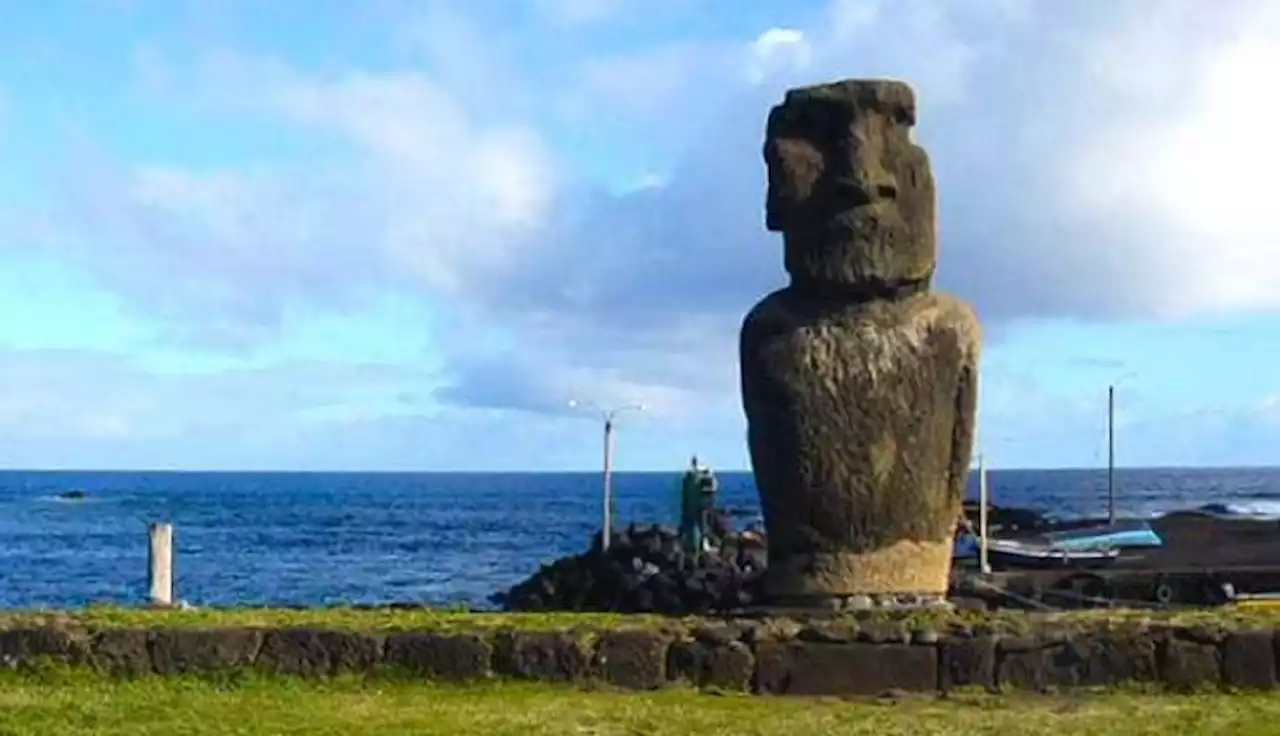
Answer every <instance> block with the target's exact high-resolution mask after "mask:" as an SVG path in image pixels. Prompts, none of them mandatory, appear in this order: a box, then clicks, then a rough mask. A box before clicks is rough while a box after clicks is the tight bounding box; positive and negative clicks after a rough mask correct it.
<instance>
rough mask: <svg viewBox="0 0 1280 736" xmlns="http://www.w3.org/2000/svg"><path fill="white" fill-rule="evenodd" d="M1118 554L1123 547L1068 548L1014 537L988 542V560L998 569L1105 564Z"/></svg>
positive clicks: (1086, 566)
mask: <svg viewBox="0 0 1280 736" xmlns="http://www.w3.org/2000/svg"><path fill="white" fill-rule="evenodd" d="M1119 556H1120V550H1119V549H1117V548H1115V547H1110V548H1095V549H1066V548H1061V547H1051V546H1049V545H1047V544H1038V543H1035V542H1021V541H1018V540H1014V539H991V540H988V541H987V559H988V560H989V561H990V563H991V565H992V567H998V568H1010V567H1016V568H1028V567H1031V568H1045V567H1079V568H1088V567H1103V566H1106V565H1110V564H1111V563H1113V562H1115V561H1116V559H1117V558H1118V557H1119Z"/></svg>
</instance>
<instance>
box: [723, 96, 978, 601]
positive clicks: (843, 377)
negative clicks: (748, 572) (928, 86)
mask: <svg viewBox="0 0 1280 736" xmlns="http://www.w3.org/2000/svg"><path fill="white" fill-rule="evenodd" d="M915 120H916V113H915V95H914V93H913V92H912V90H911V88H910V87H909V86H908V85H907V84H905V83H902V82H896V81H891V80H846V81H842V82H837V83H833V84H824V85H817V86H813V87H805V88H801V89H795V90H791V91H790V92H788V93H787V96H786V99H785V100H784V101H783V103H782V104H781V105H778V106H777V107H775V108H774V109H773V110H772V111H771V112H770V114H769V123H768V130H767V137H766V142H765V147H764V158H765V163H766V164H767V166H768V171H769V193H768V198H767V202H766V207H767V223H766V224H767V226H768V228H769V229H770V230H775V231H780V232H782V234H783V244H784V250H785V253H786V256H785V263H786V268H787V271H788V273H790V274H791V284H790V286H788V287H787V288H785V289H782V290H780V291H777V292H774V293H773V294H771V295H769V296H767V297H765V299H764V300H763V301H761V302H760V303H759V304H757V305H756V306H755V308H753V309H752V310H751V312H750V313H749V314H748V315H747V317H746V319H745V320H744V322H743V325H742V332H741V336H740V342H739V353H740V358H741V371H740V374H741V378H742V400H743V407H744V409H745V411H746V414H747V420H748V445H749V447H750V451H751V462H752V468H753V470H754V471H755V479H756V486H757V488H758V489H759V491H760V496H761V502H762V503H761V506H762V509H763V511H764V519H765V526H766V527H767V531H768V537H769V549H768V554H769V560H768V563H769V564H768V569H767V571H766V574H765V580H764V591H765V593H766V594H767V596H768V597H770V598H772V599H773V600H775V601H781V600H785V599H795V598H806V597H810V596H821V595H827V596H839V597H846V596H858V595H863V594H869V595H874V594H880V595H885V594H916V595H923V596H934V597H937V596H943V595H945V593H946V591H947V583H948V573H949V572H950V563H951V552H952V535H953V533H954V530H955V523H956V519H957V518H958V516H959V514H960V509H961V499H962V496H963V494H964V488H965V483H966V480H967V478H968V473H969V462H970V451H971V449H972V444H973V425H974V413H975V411H976V407H977V391H978V383H977V382H978V356H979V345H980V342H981V334H980V329H979V326H978V321H977V318H976V317H975V316H974V313H973V311H972V310H971V309H970V308H969V307H968V306H967V305H965V304H963V303H961V302H959V301H957V300H955V299H951V298H949V297H946V296H940V295H933V294H929V293H927V292H928V289H929V285H930V281H931V279H932V276H933V272H934V269H935V267H936V261H937V235H936V217H935V199H936V194H935V190H934V182H933V177H932V174H931V173H930V171H929V161H928V156H927V155H926V154H925V152H924V150H923V149H921V148H920V147H919V146H917V145H915V144H914V143H913V142H912V140H911V126H913V125H914V124H915ZM846 599H847V598H846ZM859 600H861V599H859Z"/></svg>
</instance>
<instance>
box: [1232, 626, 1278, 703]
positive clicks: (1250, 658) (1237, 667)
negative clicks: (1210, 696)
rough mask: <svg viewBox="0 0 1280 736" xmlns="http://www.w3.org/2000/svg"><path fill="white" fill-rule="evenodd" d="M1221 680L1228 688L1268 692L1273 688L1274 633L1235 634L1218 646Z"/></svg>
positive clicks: (1274, 678) (1274, 671) (1274, 683)
mask: <svg viewBox="0 0 1280 736" xmlns="http://www.w3.org/2000/svg"><path fill="white" fill-rule="evenodd" d="M1222 679H1223V682H1225V683H1226V684H1227V685H1230V686H1231V687H1238V688H1246V689H1250V690H1270V689H1272V688H1274V687H1275V686H1276V651H1275V633H1274V632H1271V631H1237V632H1235V633H1233V634H1231V635H1230V636H1228V637H1227V639H1226V641H1225V642H1224V643H1223V645H1222Z"/></svg>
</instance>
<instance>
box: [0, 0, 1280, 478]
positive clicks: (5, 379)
mask: <svg viewBox="0 0 1280 736" xmlns="http://www.w3.org/2000/svg"><path fill="white" fill-rule="evenodd" d="M0 17H3V18H4V19H5V20H4V22H3V23H2V24H0V316H2V317H3V319H0V386H3V393H2V394H0V466H4V467H11V468H90V469H211V470H269V469H284V470H440V471H453V470H495V471H507V470H572V469H595V468H598V467H599V465H600V462H601V457H600V456H601V438H600V430H601V423H600V416H599V411H597V408H599V409H607V408H611V407H618V406H626V405H630V404H636V403H640V404H643V405H644V406H645V411H644V412H634V411H632V412H625V413H622V414H620V415H619V418H618V421H617V428H618V431H617V435H616V443H617V448H616V465H617V467H618V468H620V469H623V470H640V469H678V468H680V467H682V466H683V465H684V464H685V463H686V462H687V458H688V456H689V455H690V454H692V453H697V454H698V455H699V456H700V457H701V458H702V459H703V460H704V461H706V462H708V463H709V464H711V465H712V466H713V467H716V468H722V469H732V468H747V467H749V460H748V457H747V452H746V447H745V431H746V422H745V419H744V417H743V414H742V408H741V403H740V399H739V394H738V355H737V335H738V329H739V326H740V325H741V320H742V317H743V315H745V313H746V312H747V310H749V309H750V308H751V306H752V305H753V304H754V303H755V302H756V301H757V300H759V299H760V298H761V297H763V296H764V295H765V294H767V293H768V292H769V291H771V290H773V289H776V288H779V287H781V286H783V285H785V283H786V277H785V273H784V271H783V268H782V249H781V242H780V237H779V236H778V235H777V234H771V233H768V232H766V231H765V229H764V192H765V170H764V163H763V158H762V155H761V146H762V142H763V135H764V123H765V118H766V116H767V114H768V110H769V107H770V106H771V105H773V104H775V103H776V102H778V101H779V100H780V99H781V97H782V95H783V93H784V92H785V91H786V89H788V88H789V87H793V86H797V85H803V84H811V83H816V82H822V81H832V80H836V79H841V78H847V77H894V78H899V79H904V80H906V81H908V82H910V83H911V84H912V85H913V86H914V87H915V89H916V92H917V97H918V99H919V118H920V122H919V125H918V127H917V129H916V137H917V139H918V140H919V142H920V143H921V144H922V145H924V146H925V147H926V148H927V150H928V151H929V153H930V156H931V158H932V162H933V167H934V171H935V175H936V178H937V181H938V187H939V228H940V253H941V255H940V263H939V273H938V278H937V279H936V282H935V287H936V288H938V289H940V290H945V291H949V292H951V293H954V294H956V295H958V296H960V297H962V298H964V299H966V300H968V301H969V302H971V303H972V304H973V305H974V307H975V309H976V310H977V312H978V314H979V317H980V319H981V320H982V322H983V325H984V331H985V345H984V349H983V357H982V379H981V381H982V382H981V398H980V413H979V416H980V427H979V440H978V443H977V444H978V446H977V447H976V448H975V452H981V453H982V454H983V455H984V456H985V457H986V458H987V462H988V465H989V466H991V467H1023V468H1026V467H1079V466H1083V467H1100V466H1102V465H1105V463H1106V422H1107V386H1108V385H1109V384H1115V385H1116V386H1117V389H1116V391H1117V393H1116V397H1117V398H1116V424H1115V428H1116V451H1117V458H1116V459H1117V463H1118V464H1120V465H1122V466H1124V465H1129V466H1198V465H1227V466H1231V465H1276V464H1280V373H1277V372H1276V371H1275V370H1274V366H1275V364H1276V362H1277V360H1278V359H1280V320H1278V319H1277V317H1278V316H1280V221H1278V220H1277V218H1276V216H1275V209H1276V205H1275V202H1274V199H1275V193H1276V191H1277V185H1276V183H1275V182H1276V176H1277V171H1278V170H1280V136H1277V135H1276V131H1277V130H1280V96H1277V95H1275V94H1269V93H1266V92H1265V90H1266V89H1268V88H1270V87H1271V86H1273V84H1274V79H1273V75H1274V71H1273V70H1274V69H1277V68H1280V3H1275V2H1273V1H1271V0H1217V1H1216V2H1213V3H1208V2H1204V0H1106V1H1105V2H1104V1H1103V0H1077V1H1076V2H1054V1H1052V0H909V1H907V2H901V1H897V0H895V1H890V0H884V1H883V2H878V1H876V0H786V1H785V2H782V1H778V2H772V1H766V0H760V1H759V2H752V3H744V2H739V1H737V0H733V1H730V0H470V1H468V2H461V1H459V2H447V1H445V0H439V1H437V2H432V1H430V0H427V1H425V2H408V1H407V0H366V1H365V2H359V3H353V2H338V1H337V0H274V1H271V2H268V1H267V0H257V1H256V2H251V1H250V0H163V1H161V0H156V1H154V2H148V1H147V0H44V1H43V2H39V3H37V2H28V1H27V0H0ZM570 400H576V401H577V402H578V404H579V405H578V406H577V407H576V408H575V407H570V406H569V402H570Z"/></svg>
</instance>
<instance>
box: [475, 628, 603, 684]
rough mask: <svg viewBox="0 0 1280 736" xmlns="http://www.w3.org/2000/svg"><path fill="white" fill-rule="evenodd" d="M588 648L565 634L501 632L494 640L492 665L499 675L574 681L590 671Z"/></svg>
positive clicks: (581, 639) (591, 661) (590, 648)
mask: <svg viewBox="0 0 1280 736" xmlns="http://www.w3.org/2000/svg"><path fill="white" fill-rule="evenodd" d="M593 659H594V656H593V651H592V647H591V646H590V645H589V644H587V643H586V642H585V641H584V640H583V637H581V636H576V635H574V634H568V633H554V632H535V633H525V632H520V631H509V632H503V633H501V634H499V635H498V637H497V638H496V639H495V641H494V651H493V668H494V671H495V672H497V673H498V674H501V675H507V676H510V677H525V678H531V679H536V680H552V681H561V682H565V681H574V680H581V679H585V678H587V677H589V676H591V674H592V664H593Z"/></svg>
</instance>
